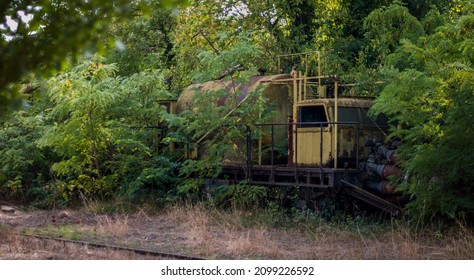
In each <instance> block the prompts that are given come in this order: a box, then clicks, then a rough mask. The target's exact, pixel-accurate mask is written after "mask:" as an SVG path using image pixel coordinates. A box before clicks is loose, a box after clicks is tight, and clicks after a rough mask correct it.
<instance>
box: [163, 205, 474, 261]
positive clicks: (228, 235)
mask: <svg viewBox="0 0 474 280" xmlns="http://www.w3.org/2000/svg"><path fill="white" fill-rule="evenodd" d="M165 215H166V217H167V218H169V219H171V220H173V221H175V222H176V223H177V224H179V225H180V226H181V228H184V229H185V230H184V231H183V232H182V235H183V237H184V239H185V240H186V243H187V245H188V246H190V247H191V248H195V249H197V250H198V251H199V253H200V254H202V255H204V256H207V257H210V258H237V259H245V258H250V259H402V260H403V259H410V260H411V259H474V232H472V231H471V230H468V229H465V228H458V229H455V230H453V232H452V233H450V234H449V235H444V236H443V235H440V234H438V233H436V232H431V231H427V232H424V233H414V232H413V231H411V230H410V229H409V227H408V226H407V225H405V224H404V223H403V222H398V223H397V222H394V223H393V225H392V227H391V228H383V229H380V228H382V226H380V227H379V229H378V230H377V231H375V232H362V231H361V230H360V228H359V227H358V226H353V227H342V228H340V227H338V226H334V225H332V224H329V223H325V222H323V223H321V224H318V225H316V226H311V227H310V226H307V225H305V224H302V225H300V226H299V227H296V228H292V229H288V228H287V229H285V228H269V227H268V226H265V225H263V224H261V223H258V222H257V223H255V224H254V225H253V226H251V227H246V226H245V225H244V224H245V219H246V218H247V215H248V213H245V212H242V211H237V210H236V211H231V212H221V211H217V210H215V209H206V208H205V207H203V206H202V205H197V206H190V205H188V206H185V207H172V208H170V209H168V211H167V212H166V214H165ZM361 227H363V226H361ZM375 227H377V226H375Z"/></svg>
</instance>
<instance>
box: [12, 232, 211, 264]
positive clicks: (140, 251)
mask: <svg viewBox="0 0 474 280" xmlns="http://www.w3.org/2000/svg"><path fill="white" fill-rule="evenodd" d="M19 235H20V236H22V237H27V238H36V239H42V240H51V241H57V242H63V243H72V244H77V245H82V246H90V247H95V248H108V249H113V250H117V251H129V252H133V253H136V254H139V255H148V256H156V257H162V258H170V259H177V260H205V259H203V258H198V257H194V256H184V255H178V254H171V253H164V252H159V251H153V250H148V249H143V248H133V247H123V246H117V245H112V244H103V243H97V242H90V241H84V240H72V239H66V238H57V237H50V236H42V235H34V234H19Z"/></svg>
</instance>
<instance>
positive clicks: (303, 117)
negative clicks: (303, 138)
mask: <svg viewBox="0 0 474 280" xmlns="http://www.w3.org/2000/svg"><path fill="white" fill-rule="evenodd" d="M298 119H299V122H301V123H303V124H299V125H298V127H320V126H323V127H326V126H328V124H327V122H328V118H327V116H326V110H324V106H323V105H316V106H302V107H299V108H298ZM304 123H322V124H304Z"/></svg>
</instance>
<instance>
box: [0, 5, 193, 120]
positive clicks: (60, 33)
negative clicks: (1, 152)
mask: <svg viewBox="0 0 474 280" xmlns="http://www.w3.org/2000/svg"><path fill="white" fill-rule="evenodd" d="M184 2H185V1H180V0H164V1H125V0H120V1H100V0H90V1H83V0H75V1H60V0H53V1H50V0H41V1H33V0H5V1H2V3H1V4H0V110H1V112H4V111H5V110H6V108H7V107H6V106H8V105H9V104H11V103H13V102H15V101H18V100H19V99H18V95H19V87H18V84H19V83H20V82H21V79H22V78H24V77H25V75H26V74H29V73H31V72H36V73H41V74H49V73H52V71H57V70H60V69H64V63H65V59H66V58H67V57H76V56H77V55H81V54H82V52H83V51H84V50H85V49H87V48H88V49H89V51H92V52H95V51H97V50H98V49H100V48H101V45H103V44H99V41H98V40H97V39H98V38H99V35H100V34H103V33H106V32H107V31H108V29H109V28H110V25H111V24H113V23H114V22H115V21H117V20H120V19H122V20H123V19H125V18H131V17H133V16H136V15H137V14H140V15H143V14H146V13H150V12H151V8H153V9H163V8H165V7H169V6H176V5H178V4H182V3H184ZM110 39H112V38H110ZM112 42H113V41H112ZM24 82H26V81H24Z"/></svg>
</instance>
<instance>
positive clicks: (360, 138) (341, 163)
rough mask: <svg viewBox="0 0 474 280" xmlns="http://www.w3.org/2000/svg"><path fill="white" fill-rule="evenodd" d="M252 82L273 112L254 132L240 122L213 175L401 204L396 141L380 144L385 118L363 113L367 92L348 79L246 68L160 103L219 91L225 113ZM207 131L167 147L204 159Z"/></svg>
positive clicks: (177, 107)
mask: <svg viewBox="0 0 474 280" xmlns="http://www.w3.org/2000/svg"><path fill="white" fill-rule="evenodd" d="M255 90H262V91H263V96H264V97H265V98H266V100H267V104H268V106H271V107H272V108H274V109H273V110H274V112H273V113H274V114H272V116H273V117H272V119H271V121H269V122H268V121H267V122H264V123H256V124H255V126H258V127H259V128H260V129H261V130H262V131H265V133H261V134H260V135H258V136H256V135H252V134H251V131H250V130H242V133H245V134H247V135H245V136H246V137H245V139H246V141H243V143H239V145H240V146H239V150H241V151H242V153H243V154H244V156H243V157H241V158H239V159H237V158H235V157H232V156H224V158H222V162H221V173H220V175H219V177H218V178H213V179H212V180H213V181H216V180H217V181H219V182H221V183H225V184H235V183H239V182H242V181H245V182H248V183H249V184H252V185H261V186H268V187H293V188H296V189H298V190H299V193H300V194H301V200H302V201H305V202H307V203H308V205H317V203H315V202H317V201H318V199H320V198H322V197H324V196H327V195H334V194H338V193H343V194H345V195H348V196H350V197H352V198H355V199H357V200H361V201H363V202H364V203H366V204H369V205H371V206H373V207H376V208H378V209H381V210H383V211H386V212H388V213H391V214H392V215H399V214H401V213H402V212H403V209H402V207H401V205H400V199H399V197H400V195H399V194H398V193H397V190H396V185H397V181H401V180H403V174H402V172H401V170H400V169H399V168H398V167H397V163H398V155H397V153H396V148H397V145H398V142H397V141H390V144H384V142H385V141H386V140H387V139H386V138H387V134H386V131H387V127H388V126H387V119H386V118H385V117H384V116H381V115H379V116H371V115H370V114H369V113H368V111H369V109H370V107H371V106H372V104H373V101H374V100H373V98H370V97H361V96H357V93H356V92H355V91H356V87H353V86H352V85H349V84H344V83H342V82H340V81H339V79H338V77H337V76H328V75H318V76H313V77H309V76H308V75H306V73H304V74H303V73H302V72H297V71H292V73H289V74H275V75H262V76H254V77H251V78H250V80H249V81H248V82H244V83H239V82H236V81H234V80H233V79H222V80H216V81H208V82H206V83H201V84H193V85H190V86H189V87H188V88H186V89H185V90H184V91H183V93H182V94H181V95H180V97H179V98H178V99H177V100H166V101H162V104H163V105H165V106H166V107H167V108H168V111H169V112H171V113H178V114H179V113H182V112H184V111H188V112H195V110H196V108H195V103H194V102H195V97H196V96H205V95H207V94H211V93H212V92H215V91H226V92H227V94H226V96H225V97H223V98H221V99H220V100H218V102H216V104H214V105H213V106H222V105H223V104H225V102H228V100H232V101H233V104H234V107H233V108H232V107H231V108H230V109H229V111H228V112H226V113H225V115H223V116H222V118H226V117H228V116H231V115H232V114H234V112H235V110H236V109H237V108H238V107H239V106H242V104H246V102H251V101H249V100H250V99H249V96H250V95H251V93H252V92H253V91H255ZM247 105H249V106H251V104H247ZM207 137H213V132H212V131H209V133H207V134H206V135H204V136H203V137H201V138H200V139H194V143H193V144H192V145H187V146H186V147H177V146H175V145H173V146H172V147H171V148H172V149H179V148H181V149H182V150H183V157H185V158H194V159H205V158H206V156H207V155H206V153H208V151H206V150H205V149H202V148H200V145H199V144H200V143H201V142H203V141H204V140H205V139H206V138H207ZM277 147H279V148H277ZM281 147H284V152H283V153H282V148H281ZM208 179H209V180H210V178H208Z"/></svg>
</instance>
